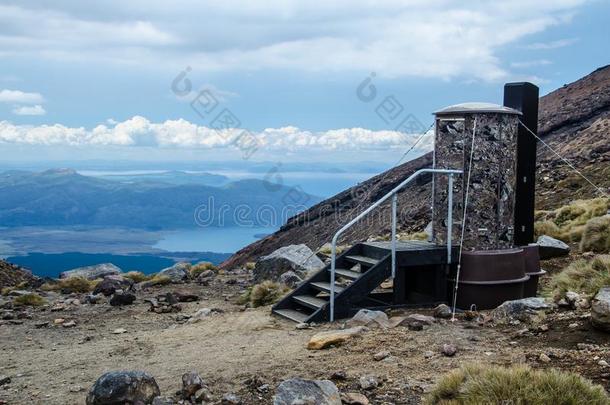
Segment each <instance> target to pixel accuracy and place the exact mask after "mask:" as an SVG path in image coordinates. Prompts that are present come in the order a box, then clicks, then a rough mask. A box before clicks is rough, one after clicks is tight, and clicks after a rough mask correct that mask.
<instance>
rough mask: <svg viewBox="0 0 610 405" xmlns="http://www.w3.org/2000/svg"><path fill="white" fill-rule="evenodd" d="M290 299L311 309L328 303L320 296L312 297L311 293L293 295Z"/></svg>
mask: <svg viewBox="0 0 610 405" xmlns="http://www.w3.org/2000/svg"><path fill="white" fill-rule="evenodd" d="M292 299H293V300H295V301H296V302H298V303H299V304H301V305H304V306H306V307H309V308H311V309H319V308H322V307H323V306H324V305H326V304H328V301H326V300H324V299H322V298H318V297H312V296H311V295H295V296H294V297H292Z"/></svg>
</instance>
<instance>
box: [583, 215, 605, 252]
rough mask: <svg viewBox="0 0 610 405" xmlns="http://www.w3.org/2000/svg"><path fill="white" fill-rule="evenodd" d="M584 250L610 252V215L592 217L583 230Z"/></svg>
mask: <svg viewBox="0 0 610 405" xmlns="http://www.w3.org/2000/svg"><path fill="white" fill-rule="evenodd" d="M580 250H581V251H582V252H596V253H610V215H605V216H603V217H597V218H593V219H590V220H589V221H588V222H587V224H586V225H585V226H584V229H583V230H582V238H581V241H580Z"/></svg>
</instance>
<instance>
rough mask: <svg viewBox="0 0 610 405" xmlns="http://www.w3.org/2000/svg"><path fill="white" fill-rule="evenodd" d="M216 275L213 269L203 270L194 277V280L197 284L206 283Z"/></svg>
mask: <svg viewBox="0 0 610 405" xmlns="http://www.w3.org/2000/svg"><path fill="white" fill-rule="evenodd" d="M214 277H216V273H215V272H214V271H213V270H209V269H208V270H204V271H202V272H201V273H199V275H198V276H197V278H196V279H195V281H196V282H197V283H199V284H203V285H208V284H209V282H210V280H212V279H213V278H214Z"/></svg>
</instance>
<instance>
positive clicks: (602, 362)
mask: <svg viewBox="0 0 610 405" xmlns="http://www.w3.org/2000/svg"><path fill="white" fill-rule="evenodd" d="M597 365H598V366H600V367H608V362H607V361H606V360H600V361H598V362H597Z"/></svg>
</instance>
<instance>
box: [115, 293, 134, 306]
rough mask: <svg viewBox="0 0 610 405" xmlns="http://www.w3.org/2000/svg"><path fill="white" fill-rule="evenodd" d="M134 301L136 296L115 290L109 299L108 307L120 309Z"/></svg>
mask: <svg viewBox="0 0 610 405" xmlns="http://www.w3.org/2000/svg"><path fill="white" fill-rule="evenodd" d="M135 300H136V296H135V294H133V293H130V292H129V291H122V290H117V291H116V292H115V293H114V295H113V296H112V298H110V305H112V306H113V307H121V306H123V305H131V304H133V302H134V301H135Z"/></svg>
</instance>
